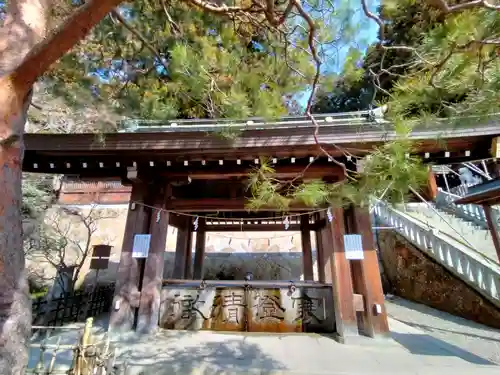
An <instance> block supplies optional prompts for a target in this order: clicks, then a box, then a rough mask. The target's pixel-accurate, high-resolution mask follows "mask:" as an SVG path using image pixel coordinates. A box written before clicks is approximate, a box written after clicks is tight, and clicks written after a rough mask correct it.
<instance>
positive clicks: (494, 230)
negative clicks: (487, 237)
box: [483, 204, 500, 262]
mask: <svg viewBox="0 0 500 375" xmlns="http://www.w3.org/2000/svg"><path fill="white" fill-rule="evenodd" d="M483 210H484V216H486V223H487V224H488V228H489V229H490V233H491V238H492V239H493V245H495V250H496V251H497V258H498V261H499V262H500V236H499V234H498V225H497V222H496V217H494V216H495V214H494V212H493V209H492V208H491V206H489V205H487V204H485V205H483Z"/></svg>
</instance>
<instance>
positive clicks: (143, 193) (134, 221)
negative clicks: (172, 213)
mask: <svg viewBox="0 0 500 375" xmlns="http://www.w3.org/2000/svg"><path fill="white" fill-rule="evenodd" d="M147 194H148V189H147V186H146V185H145V184H143V183H142V182H140V181H138V182H135V183H134V184H133V185H132V193H131V197H130V204H129V209H128V213H127V221H126V224H125V233H124V236H123V245H122V251H121V256H120V264H119V266H118V274H117V278H116V287H115V296H114V298H113V305H112V312H111V316H110V322H109V325H110V329H111V330H116V331H130V330H132V328H133V325H134V317H135V313H136V309H137V308H138V307H139V301H140V292H139V278H140V267H139V262H138V260H137V259H135V258H133V257H132V249H133V245H134V236H135V235H136V234H141V233H148V224H149V223H148V221H149V210H148V209H147V208H146V207H145V206H144V205H142V204H140V203H144V202H145V200H146V197H147ZM134 202H137V203H134Z"/></svg>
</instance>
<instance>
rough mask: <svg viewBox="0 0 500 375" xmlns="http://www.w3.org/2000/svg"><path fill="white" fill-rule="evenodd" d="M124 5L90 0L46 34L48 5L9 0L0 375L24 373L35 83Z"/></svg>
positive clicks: (0, 45)
mask: <svg viewBox="0 0 500 375" xmlns="http://www.w3.org/2000/svg"><path fill="white" fill-rule="evenodd" d="M121 1H122V0H88V1H86V2H85V4H84V5H82V6H81V7H79V8H78V9H77V10H76V11H75V13H74V14H73V15H72V16H71V17H69V18H68V19H67V20H66V21H65V22H64V23H63V24H62V25H61V26H59V27H58V28H57V29H56V30H54V31H52V32H50V30H48V26H47V25H48V17H49V15H50V10H51V5H52V0H11V1H8V2H7V15H6V18H5V20H4V23H3V25H2V28H1V29H0V165H1V170H0V374H2V375H9V374H12V375H20V374H23V373H24V372H25V369H26V365H27V362H28V361H27V360H28V351H27V344H28V338H29V335H30V331H31V299H30V298H29V290H28V283H27V279H26V277H25V275H24V266H25V260H24V252H23V243H22V220H21V199H22V194H21V173H22V162H23V151H24V145H23V133H24V124H25V123H26V119H27V111H28V107H29V105H30V102H31V92H32V87H33V84H34V83H35V81H36V80H37V79H38V77H40V76H41V75H42V74H44V73H45V72H46V71H47V69H48V68H49V67H50V65H51V64H53V63H54V62H56V61H57V60H58V59H59V58H61V57H62V56H63V55H64V54H65V53H66V51H68V50H69V49H71V48H72V47H73V46H74V45H75V44H76V43H78V42H79V41H80V40H81V39H83V38H84V37H85V36H86V35H87V33H88V32H89V31H90V30H91V28H92V27H93V26H95V25H96V24H97V23H98V22H99V21H100V20H101V19H102V18H104V17H105V16H106V14H107V13H109V12H110V11H111V10H112V9H113V8H114V7H115V6H117V5H118V4H119V3H120V2H121Z"/></svg>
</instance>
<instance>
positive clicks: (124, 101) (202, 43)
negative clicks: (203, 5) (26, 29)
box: [48, 0, 315, 120]
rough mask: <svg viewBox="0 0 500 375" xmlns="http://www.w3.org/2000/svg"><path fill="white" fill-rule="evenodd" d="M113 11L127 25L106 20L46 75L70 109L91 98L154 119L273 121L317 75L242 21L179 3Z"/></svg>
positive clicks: (305, 60)
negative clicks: (291, 99)
mask: <svg viewBox="0 0 500 375" xmlns="http://www.w3.org/2000/svg"><path fill="white" fill-rule="evenodd" d="M163 4H165V7H163ZM120 12H121V15H122V17H123V18H124V19H125V21H126V23H127V26H124V25H123V24H122V23H121V22H120V21H119V20H118V19H117V18H116V17H113V16H109V17H106V18H105V19H104V20H103V21H102V22H101V23H100V24H99V25H98V26H97V27H96V28H95V29H94V31H93V33H92V35H91V36H90V37H88V38H87V39H86V40H85V41H83V42H82V43H81V44H80V45H79V46H78V47H77V48H74V49H73V50H72V51H71V52H70V53H69V54H67V55H66V56H65V57H64V58H63V59H61V60H60V62H59V63H58V64H57V65H56V66H54V68H53V70H52V71H51V72H50V73H49V74H48V78H50V82H51V83H53V90H54V92H55V93H56V94H57V95H60V96H64V97H65V99H66V100H67V101H68V102H69V103H71V104H72V105H77V104H78V103H81V104H83V105H85V104H86V103H88V102H95V101H96V100H97V101H101V102H106V103H108V104H109V105H110V106H111V107H112V108H114V110H115V111H117V112H118V113H120V114H122V115H125V116H129V117H137V118H141V119H155V120H165V119H173V118H220V117H225V118H245V117H250V116H262V117H266V118H274V117H278V116H282V115H286V114H287V112H288V110H287V100H286V98H287V97H288V96H290V95H293V94H295V93H297V92H299V91H301V90H303V87H304V85H305V84H307V83H309V82H311V80H312V77H313V74H314V72H315V70H314V65H313V64H312V61H311V59H310V58H309V56H308V55H307V54H304V53H303V52H302V51H300V50H297V49H295V48H291V47H289V46H286V45H285V44H284V43H283V40H281V37H280V36H279V35H276V34H275V33H270V32H268V31H267V30H266V29H265V28H261V27H258V26H255V25H253V24H251V23H250V22H248V20H235V21H231V20H228V19H227V18H225V17H221V16H217V15H214V14H212V13H208V12H203V11H202V10H200V9H198V8H193V7H190V6H189V5H187V3H185V2H183V1H179V0H172V1H155V2H152V1H148V0H141V1H134V2H131V3H129V4H126V5H123V6H122V7H121V8H120ZM169 19H170V21H169ZM130 29H133V30H134V32H131V31H130ZM138 35H140V36H141V37H142V38H143V39H144V40H146V41H147V44H146V43H144V42H143V41H141V37H139V36H138ZM296 37H297V41H300V42H301V41H302V39H303V37H302V36H300V35H297V36H296ZM306 47H307V46H306ZM285 48H287V51H286V53H287V57H286V59H287V61H288V65H290V66H293V67H294V69H296V70H297V71H300V72H301V73H302V76H301V75H298V74H296V73H295V72H294V71H293V70H291V69H290V68H289V66H288V65H287V64H285V63H284V55H285ZM96 72H98V73H99V74H95V73H96ZM92 73H94V74H92Z"/></svg>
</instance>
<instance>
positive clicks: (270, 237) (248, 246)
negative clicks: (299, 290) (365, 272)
mask: <svg viewBox="0 0 500 375" xmlns="http://www.w3.org/2000/svg"><path fill="white" fill-rule="evenodd" d="M61 208H62V209H64V210H61ZM68 209H69V210H70V211H71V210H78V212H79V213H80V215H82V216H84V217H85V216H86V215H88V214H89V212H90V211H91V210H92V212H93V214H94V215H96V216H97V217H98V220H97V221H96V230H95V232H94V233H93V235H92V236H91V239H90V244H91V246H93V245H111V246H112V251H111V257H110V260H109V261H110V263H109V267H108V269H107V270H105V271H100V272H99V280H100V282H108V281H114V279H115V276H116V271H117V269H118V263H119V261H120V253H121V246H122V242H123V235H124V230H125V222H126V218H127V212H128V205H98V206H89V205H78V206H65V205H63V206H61V207H57V206H54V207H52V208H51V209H50V210H49V211H48V212H47V215H46V223H47V224H49V225H56V224H57V225H58V226H59V227H60V229H61V230H63V231H65V230H66V228H68V229H69V230H68V232H67V233H68V236H69V238H70V239H71V241H72V242H77V243H79V244H80V245H81V246H85V241H86V240H87V238H88V236H87V232H86V230H85V227H84V226H83V225H82V224H81V223H80V222H79V220H78V218H77V217H75V216H74V215H71V214H69V213H67V210H68ZM283 229H284V227H283ZM206 236H207V237H206V248H205V254H206V259H205V267H204V269H205V272H204V274H205V278H207V279H218V278H220V277H221V275H224V276H225V277H230V278H234V279H243V277H244V275H245V273H246V272H252V273H253V274H254V278H255V279H257V280H258V279H260V280H300V279H301V277H302V253H301V252H302V250H301V237H300V233H299V232H291V231H290V232H286V231H285V230H283V231H282V232H221V233H218V232H209V233H207V234H206ZM314 237H315V236H311V239H312V247H313V249H315V243H314ZM176 241H177V229H176V228H174V227H169V229H168V234H167V242H166V252H165V273H164V277H165V278H167V277H169V276H170V275H171V273H172V267H173V264H174V252H175V246H176ZM192 244H193V247H194V244H195V241H194V238H193V241H192ZM32 255H33V254H32ZM34 255H37V256H29V257H28V259H27V267H28V269H31V270H32V271H33V272H34V271H36V273H37V274H43V275H44V278H45V279H46V280H50V279H52V278H53V277H55V275H56V270H55V268H54V267H53V266H52V265H51V264H50V262H48V261H47V260H46V259H44V256H43V254H34ZM81 256H82V254H81V251H79V249H78V246H76V245H75V244H71V245H70V246H69V247H68V251H67V252H66V253H65V254H64V257H65V263H66V264H67V265H71V264H73V263H75V262H77V263H78V261H79V259H81ZM193 257H194V256H193ZM89 266H90V256H89V257H88V258H87V259H86V261H85V262H84V265H83V268H82V270H81V271H80V278H79V282H78V283H77V287H78V286H81V285H82V283H93V282H94V281H95V278H96V274H95V272H94V271H91V270H89ZM314 268H315V273H317V271H316V266H315V267H314Z"/></svg>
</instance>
